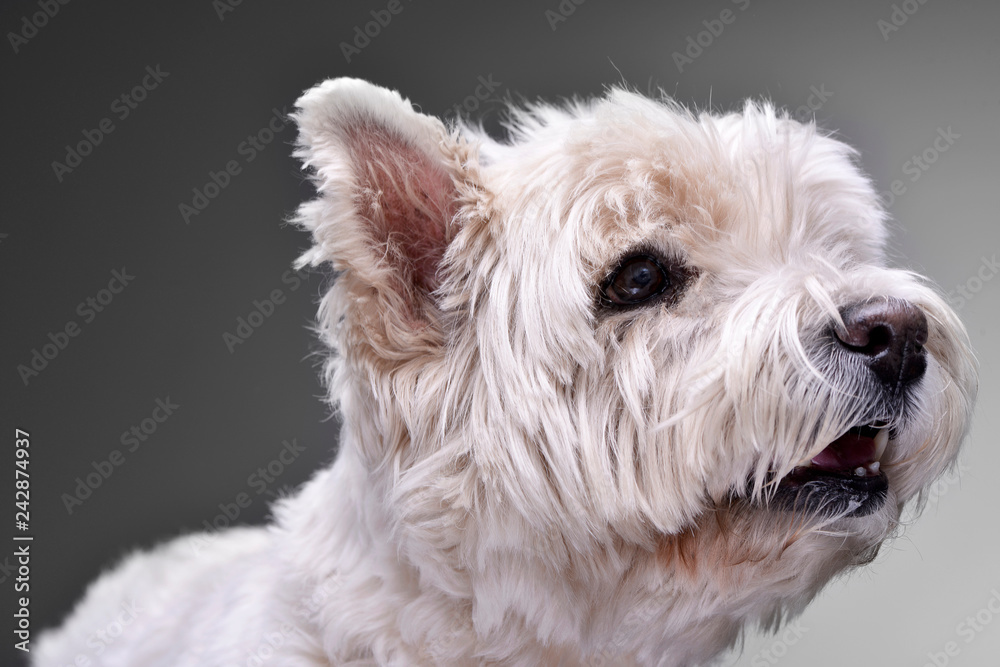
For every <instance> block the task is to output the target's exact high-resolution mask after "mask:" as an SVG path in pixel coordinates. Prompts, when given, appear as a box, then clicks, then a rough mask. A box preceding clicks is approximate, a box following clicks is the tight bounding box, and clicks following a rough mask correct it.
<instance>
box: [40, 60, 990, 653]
mask: <svg viewBox="0 0 1000 667" xmlns="http://www.w3.org/2000/svg"><path fill="white" fill-rule="evenodd" d="M294 118H295V120H296V121H297V122H298V125H299V128H300V135H299V148H298V151H297V153H296V155H297V156H298V157H300V158H301V159H302V161H303V162H304V164H305V167H306V168H307V169H308V170H309V172H310V173H311V174H312V176H313V179H314V181H315V184H316V188H317V190H318V193H319V195H318V197H317V198H316V199H315V200H314V201H312V202H309V203H306V204H304V205H303V206H302V207H301V209H300V210H299V213H298V215H297V221H298V222H299V223H300V224H301V225H302V226H303V227H305V228H306V229H308V230H309V231H310V232H311V233H312V238H313V241H314V243H313V245H312V247H311V248H310V249H309V250H308V251H307V252H306V253H305V254H304V255H303V257H302V258H301V263H302V264H303V265H322V264H327V263H329V264H330V265H332V267H333V269H334V270H335V271H336V272H337V277H336V280H335V282H334V283H333V285H332V287H331V288H330V289H329V291H328V292H327V293H326V294H325V296H324V298H323V300H322V303H321V306H320V310H319V329H320V331H321V333H322V337H323V339H324V341H325V342H326V343H327V344H328V345H329V347H330V350H331V353H330V356H329V360H328V362H327V364H326V366H325V375H326V380H327V383H328V386H329V389H330V401H331V403H332V404H333V405H334V406H336V408H337V410H338V411H339V414H340V415H341V417H342V419H343V427H342V431H341V438H340V446H339V453H338V455H337V459H336V462H335V463H334V464H333V465H332V466H331V467H330V468H328V469H325V470H322V471H320V472H319V473H318V474H316V475H315V477H313V478H312V480H311V481H309V482H308V483H307V484H305V485H304V486H303V487H302V489H301V490H300V491H298V493H297V494H296V495H294V496H292V497H290V498H287V499H286V500H283V501H281V502H279V503H278V504H277V505H276V507H275V510H274V513H275V519H274V522H273V524H272V525H270V526H267V527H260V528H240V529H236V530H230V531H228V532H224V533H220V534H218V535H215V536H213V537H212V539H206V537H205V536H197V535H195V536H188V537H185V538H181V539H178V540H175V541H173V542H170V543H167V544H165V545H163V546H160V547H159V548H157V549H155V550H152V551H149V552H145V553H139V554H137V555H133V556H131V557H130V558H128V559H127V560H126V561H125V562H124V563H123V564H122V565H121V566H120V567H118V568H117V569H115V570H114V571H112V572H110V573H108V574H106V575H105V576H103V577H101V578H100V579H98V580H97V582H96V583H94V584H93V585H92V586H91V587H90V589H89V590H88V592H87V594H86V596H85V598H84V599H83V601H82V602H81V603H80V604H79V606H78V607H77V608H76V610H75V611H74V612H73V614H72V616H71V617H70V618H69V620H68V621H67V622H66V623H65V624H64V625H63V626H62V627H61V628H59V629H56V630H52V631H50V632H49V633H48V634H47V635H46V636H45V637H44V638H43V639H42V642H41V645H40V646H39V647H38V650H37V652H36V653H34V655H35V658H36V659H35V663H34V664H35V665H39V666H44V667H65V666H68V665H74V666H75V665H78V664H79V663H78V662H75V661H77V660H79V658H80V656H84V657H86V658H87V659H89V660H90V661H91V663H92V664H100V665H114V666H119V665H120V666H129V667H136V666H141V667H157V666H163V667H167V666H169V667H183V666H185V665H212V666H223V665H224V666H226V667H229V666H235V665H239V666H244V665H246V666H247V667H253V666H259V665H269V664H274V665H281V666H283V667H305V666H307V665H308V666H316V665H404V666H405V665H476V664H495V665H532V666H534V665H600V664H609V665H612V664H613V665H628V664H639V665H666V666H675V665H696V664H704V663H706V662H708V661H711V660H712V658H713V657H714V656H718V655H719V654H720V653H721V652H723V651H724V650H726V649H727V648H728V647H730V646H731V645H733V643H734V642H735V641H736V640H737V639H738V638H739V635H740V633H741V630H742V629H743V628H744V627H745V626H748V625H749V626H758V625H759V626H763V627H764V628H775V627H778V626H779V625H780V624H781V623H782V622H783V621H785V620H787V619H788V618H790V617H793V616H795V615H796V614H798V613H799V612H801V611H802V610H803V608H804V607H805V606H806V604H807V603H808V602H809V601H810V599H811V598H812V597H813V596H814V595H815V594H816V593H817V592H818V591H819V590H820V589H821V588H822V587H823V585H824V584H826V583H827V582H828V581H830V579H831V578H832V577H834V576H835V575H837V574H838V573H841V572H843V571H844V570H845V569H847V568H850V567H853V566H857V565H860V564H864V563H867V562H869V561H870V560H871V559H872V558H873V557H874V556H875V554H876V552H877V551H878V549H879V545H881V544H882V543H883V541H884V540H886V539H887V538H889V537H891V536H892V535H893V534H894V533H895V532H896V530H897V528H898V527H899V521H900V515H901V512H902V510H903V507H904V505H906V504H907V503H909V502H911V501H912V504H913V505H914V506H915V507H919V503H920V496H921V491H922V490H925V489H927V488H928V485H929V484H930V483H931V482H932V481H933V480H934V479H935V478H936V477H938V476H939V475H941V473H942V472H944V471H945V470H946V469H948V467H949V466H950V465H952V464H953V463H954V462H955V459H956V455H957V453H958V450H959V445H960V443H961V441H962V439H963V437H964V435H965V433H966V430H967V428H968V425H969V421H970V417H971V414H972V410H973V403H974V400H975V394H976V387H977V373H976V366H975V362H974V359H973V356H972V354H971V352H970V348H969V341H968V337H967V335H966V332H965V330H964V329H963V327H962V324H961V323H960V322H959V320H958V318H957V317H956V315H955V313H954V312H953V311H952V310H951V309H950V308H949V307H948V306H947V305H946V303H945V302H944V300H942V298H941V296H940V294H939V293H938V292H937V291H935V290H934V289H933V288H932V287H931V286H930V285H928V283H927V281H926V280H924V279H922V278H920V277H919V276H917V275H914V274H913V273H910V272H907V271H902V270H898V269H891V268H888V267H887V265H886V258H885V250H884V248H885V244H886V237H887V233H886V226H885V220H886V213H885V211H884V210H883V208H882V206H881V205H880V203H879V200H878V197H877V196H876V193H875V191H874V190H873V188H872V184H871V182H870V181H869V180H868V179H867V178H866V177H865V176H864V175H863V174H862V173H861V171H860V170H859V168H858V166H857V165H856V163H855V158H856V153H855V152H854V151H853V150H852V149H851V148H849V147H848V146H846V145H844V144H843V143H841V142H839V141H837V140H835V139H833V138H831V137H830V136H827V135H825V134H824V133H822V132H820V131H818V130H817V129H816V127H815V125H813V124H802V123H799V122H795V121H793V120H791V119H790V118H789V117H788V116H787V115H786V114H784V113H779V112H777V111H776V110H775V109H774V108H773V107H772V106H771V105H770V104H766V103H748V104H746V106H745V107H744V108H743V110H742V112H741V113H730V114H725V115H719V114H714V113H694V112H691V111H688V110H685V109H683V108H681V107H680V106H678V105H677V104H675V103H673V102H671V101H669V100H651V99H647V98H646V97H643V96H640V95H637V94H635V93H632V92H628V91H626V90H621V89H613V90H611V91H610V93H609V94H608V95H607V96H606V97H605V98H603V99H600V100H595V101H589V102H572V103H567V104H565V105H562V106H549V105H543V104H539V105H534V106H528V107H526V108H515V109H512V110H511V111H510V117H509V119H508V125H507V128H508V130H509V137H508V139H507V140H505V141H503V142H499V141H496V140H494V139H492V138H490V137H489V136H487V135H486V134H485V132H483V131H482V130H481V129H476V128H473V127H468V126H463V125H461V124H459V125H458V126H456V127H449V126H446V125H445V124H444V123H442V122H441V121H439V120H437V119H435V118H432V117H429V116H426V115H423V114H421V113H419V112H417V111H416V110H415V109H414V108H413V106H412V105H411V104H410V102H408V101H407V100H405V99H404V98H402V97H400V95H399V94H397V93H395V92H391V91H389V90H386V89H383V88H380V87H377V86H373V85H371V84H368V83H365V82H363V81H358V80H353V79H336V80H331V81H327V82H325V83H322V84H320V85H318V86H316V87H315V88H313V89H312V90H310V91H308V92H307V93H305V95H303V96H302V98H301V99H300V100H299V101H298V106H297V111H296V113H295V114H294ZM122 605H125V606H126V607H127V606H128V605H131V607H130V608H131V609H132V610H133V611H132V612H131V613H130V616H129V622H128V626H127V627H125V628H124V629H122V628H119V630H120V632H119V634H118V635H117V637H116V638H115V639H114V641H111V642H107V643H101V644H100V645H99V648H100V652H99V655H98V654H97V651H96V650H95V649H92V648H91V647H92V646H93V645H94V644H93V642H92V641H91V640H92V638H93V635H94V633H95V631H99V630H102V629H104V628H106V627H108V626H109V623H113V622H115V620H116V618H118V617H119V616H121V615H122V614H124V612H123V611H122V609H124V608H125V607H123V606H122ZM848 622H849V621H848Z"/></svg>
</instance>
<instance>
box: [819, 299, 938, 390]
mask: <svg viewBox="0 0 1000 667" xmlns="http://www.w3.org/2000/svg"><path fill="white" fill-rule="evenodd" d="M840 316H841V317H842V318H843V320H844V325H845V327H846V328H845V329H840V328H839V327H835V329H834V334H835V335H836V337H837V340H838V341H839V342H840V344H841V345H842V346H843V347H844V348H846V349H847V350H850V351H851V352H852V353H854V354H857V355H860V356H861V357H863V358H864V360H865V363H866V364H867V365H868V367H869V368H871V370H872V372H873V373H874V374H875V376H876V377H877V378H878V379H879V380H880V381H881V382H882V383H883V384H884V385H886V387H887V388H888V389H890V390H891V391H893V392H898V391H900V390H901V389H903V388H904V387H905V386H906V385H908V384H910V383H911V382H915V381H916V380H919V379H920V378H921V377H923V375H924V371H925V370H926V369H927V351H926V350H925V349H924V345H925V344H926V343H927V317H926V316H925V315H924V313H923V311H922V310H920V309H919V308H917V307H916V306H914V305H913V304H912V303H910V302H909V301H904V300H903V299H876V300H871V301H865V302H863V303H858V304H854V305H853V306H848V307H847V308H844V309H843V310H842V311H841V313H840Z"/></svg>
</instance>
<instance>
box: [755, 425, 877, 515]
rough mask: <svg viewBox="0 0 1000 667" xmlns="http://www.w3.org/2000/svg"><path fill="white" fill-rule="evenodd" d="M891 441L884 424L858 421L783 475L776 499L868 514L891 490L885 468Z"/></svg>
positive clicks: (829, 511) (816, 508) (794, 504)
mask: <svg viewBox="0 0 1000 667" xmlns="http://www.w3.org/2000/svg"><path fill="white" fill-rule="evenodd" d="M888 443H889V429H888V427H887V426H886V425H885V424H883V423H880V422H875V423H871V424H866V425H863V426H855V427H853V428H851V429H849V430H848V431H847V433H844V434H843V435H842V436H840V437H839V438H837V439H836V440H834V441H833V442H831V443H830V444H829V445H828V446H827V447H826V449H824V450H823V451H821V452H820V453H819V454H817V455H816V456H814V457H813V459H812V460H811V461H809V462H808V463H806V464H804V465H800V466H796V467H795V468H793V469H792V471H791V472H790V473H789V474H788V475H786V476H785V477H783V478H782V479H781V481H780V482H779V483H778V490H777V492H776V493H775V496H774V500H775V501H777V502H778V503H779V505H781V506H782V507H784V508H785V509H794V510H807V511H813V512H821V513H823V514H830V515H834V514H843V515H844V516H848V517H859V516H867V515H869V514H871V513H872V512H875V511H877V510H878V509H879V508H880V507H882V505H883V504H884V503H885V498H886V493H887V491H888V490H889V480H888V478H887V477H886V476H885V473H884V472H882V470H881V469H880V468H881V458H882V454H883V453H884V452H885V448H886V445H887V444H888Z"/></svg>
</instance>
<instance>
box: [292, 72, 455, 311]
mask: <svg viewBox="0 0 1000 667" xmlns="http://www.w3.org/2000/svg"><path fill="white" fill-rule="evenodd" d="M296 107H297V111H296V112H295V113H294V114H292V118H293V119H294V120H295V121H296V122H297V123H298V125H299V138H298V148H297V150H296V153H295V155H296V156H297V157H299V158H300V159H302V161H303V164H304V166H305V167H306V169H307V170H309V171H310V172H311V175H312V178H313V181H314V182H315V185H316V188H317V190H318V192H319V197H318V198H317V199H316V200H314V201H312V202H309V203H306V204H304V205H303V206H302V207H301V208H300V209H299V214H298V217H297V221H298V222H299V224H301V225H302V226H304V227H306V228H307V229H309V230H310V231H311V232H312V235H313V240H314V246H313V247H312V248H311V249H310V250H309V251H307V252H306V253H305V254H304V255H303V256H302V258H301V259H300V263H301V264H313V265H317V264H320V263H322V262H326V261H329V262H331V263H332V264H333V266H334V268H335V269H336V270H338V271H341V272H343V273H342V274H341V276H340V277H339V278H338V281H341V282H345V281H346V283H347V284H346V289H347V290H349V291H350V292H352V293H353V296H355V297H360V300H362V301H366V302H369V303H370V297H372V296H374V297H375V299H376V303H377V304H378V310H379V311H380V314H379V317H380V318H386V317H391V316H400V317H402V318H403V319H404V320H406V322H396V324H403V325H404V328H406V327H410V328H412V327H418V328H419V327H420V326H422V325H424V324H426V323H427V321H428V319H431V318H432V316H431V315H430V314H429V313H428V312H427V311H428V308H431V307H432V298H431V293H432V292H433V290H434V289H435V288H436V287H438V285H439V283H440V275H439V268H440V265H441V260H442V258H443V256H444V253H445V249H446V248H447V246H448V243H449V242H450V240H451V238H452V236H453V234H454V231H455V229H454V228H455V224H454V221H453V218H454V215H455V211H456V210H457V205H456V200H457V197H458V195H457V189H456V183H457V182H459V181H460V180H461V179H462V174H461V173H460V172H461V166H460V162H461V160H460V159H459V158H458V154H459V152H460V146H459V143H458V140H457V138H456V137H454V136H451V135H449V133H448V131H447V129H446V128H445V126H444V124H443V123H442V122H441V121H440V120H438V119H436V118H432V117H430V116H426V115H424V114H421V113H418V112H417V111H416V110H414V108H413V106H412V105H411V104H410V102H409V101H408V100H406V99H404V98H403V97H401V96H400V95H399V93H396V92H394V91H390V90H387V89H385V88H380V87H378V86H374V85H372V84H369V83H367V82H365V81H360V80H358V79H348V78H341V79H332V80H329V81H325V82H323V83H321V84H319V85H318V86H316V87H315V88H312V89H311V90H309V91H307V92H306V93H305V94H304V95H303V96H302V97H301V98H299V100H298V101H297V102H296ZM372 291H374V294H372ZM385 326H388V324H385ZM379 328H382V327H381V326H380V327H379Z"/></svg>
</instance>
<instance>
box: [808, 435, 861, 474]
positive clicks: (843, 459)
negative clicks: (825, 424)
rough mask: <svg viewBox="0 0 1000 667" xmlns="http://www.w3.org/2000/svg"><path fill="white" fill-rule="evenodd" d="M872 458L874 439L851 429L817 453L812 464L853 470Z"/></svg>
mask: <svg viewBox="0 0 1000 667" xmlns="http://www.w3.org/2000/svg"><path fill="white" fill-rule="evenodd" d="M874 460H875V439H874V438H869V437H867V436H864V435H861V434H860V433H858V432H857V431H855V430H854V429H852V430H850V431H848V432H847V433H845V434H844V435H842V436H840V437H839V438H837V439H836V440H834V441H833V442H832V443H830V445H829V446H828V447H827V448H826V449H824V450H823V451H822V452H820V453H819V454H817V455H816V456H815V457H814V458H813V460H812V464H813V465H814V466H816V467H817V468H825V469H827V470H853V469H854V468H857V467H859V466H864V465H866V464H868V463H871V462H872V461H874Z"/></svg>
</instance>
